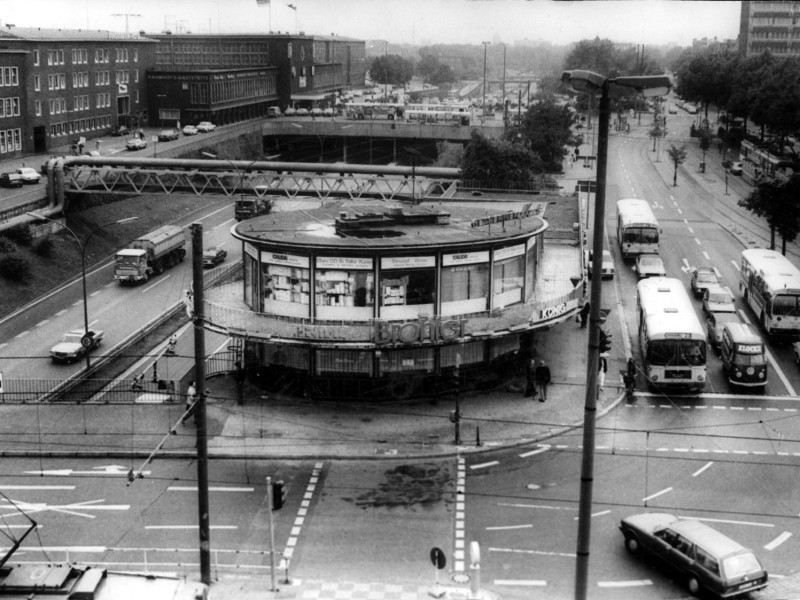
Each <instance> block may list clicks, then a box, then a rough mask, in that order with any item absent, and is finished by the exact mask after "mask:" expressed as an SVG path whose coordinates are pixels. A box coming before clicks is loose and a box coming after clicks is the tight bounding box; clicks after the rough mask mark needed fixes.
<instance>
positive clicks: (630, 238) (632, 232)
mask: <svg viewBox="0 0 800 600" xmlns="http://www.w3.org/2000/svg"><path fill="white" fill-rule="evenodd" d="M622 241H623V242H624V243H626V244H657V243H658V229H656V228H655V227H628V228H626V229H625V231H624V232H623V234H622Z"/></svg>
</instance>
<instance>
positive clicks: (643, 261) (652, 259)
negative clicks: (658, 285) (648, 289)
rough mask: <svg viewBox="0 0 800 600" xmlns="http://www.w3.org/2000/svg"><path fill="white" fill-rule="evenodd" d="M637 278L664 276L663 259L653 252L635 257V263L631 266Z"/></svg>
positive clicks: (665, 272)
mask: <svg viewBox="0 0 800 600" xmlns="http://www.w3.org/2000/svg"><path fill="white" fill-rule="evenodd" d="M633 268H634V270H635V271H636V275H637V276H638V277H639V279H645V278H646V277H666V276H667V270H666V269H665V268H664V261H663V260H661V257H660V256H657V255H655V254H640V255H639V256H637V257H636V264H635V265H634V266H633Z"/></svg>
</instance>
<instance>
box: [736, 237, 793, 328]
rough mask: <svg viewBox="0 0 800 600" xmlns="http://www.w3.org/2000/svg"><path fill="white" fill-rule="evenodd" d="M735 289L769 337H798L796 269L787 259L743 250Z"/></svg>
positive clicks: (766, 252) (769, 252)
mask: <svg viewBox="0 0 800 600" xmlns="http://www.w3.org/2000/svg"><path fill="white" fill-rule="evenodd" d="M739 289H740V290H742V291H743V293H744V301H745V304H748V305H750V308H752V309H753V312H754V313H755V314H756V316H757V317H758V320H759V321H760V322H761V325H762V327H763V328H764V331H766V332H767V333H768V334H769V335H771V336H776V337H778V336H788V337H795V336H798V335H800V270H798V268H797V267H795V266H794V265H793V264H792V263H791V262H789V259H788V258H786V257H785V256H783V255H782V254H781V253H780V252H776V251H775V250H765V249H761V248H751V249H749V250H743V251H742V268H741V270H740V272H739Z"/></svg>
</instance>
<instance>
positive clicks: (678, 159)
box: [667, 144, 686, 187]
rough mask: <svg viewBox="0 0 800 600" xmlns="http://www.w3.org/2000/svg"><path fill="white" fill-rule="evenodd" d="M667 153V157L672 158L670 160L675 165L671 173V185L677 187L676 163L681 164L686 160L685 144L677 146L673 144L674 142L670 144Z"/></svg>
mask: <svg viewBox="0 0 800 600" xmlns="http://www.w3.org/2000/svg"><path fill="white" fill-rule="evenodd" d="M667 154H669V157H670V158H671V159H672V162H673V164H674V165H675V172H674V173H673V175H672V187H677V185H678V165H682V164H683V162H684V161H685V160H686V145H685V144H684V145H683V146H681V147H680V148H678V147H676V146H675V144H671V145H670V147H669V150H667Z"/></svg>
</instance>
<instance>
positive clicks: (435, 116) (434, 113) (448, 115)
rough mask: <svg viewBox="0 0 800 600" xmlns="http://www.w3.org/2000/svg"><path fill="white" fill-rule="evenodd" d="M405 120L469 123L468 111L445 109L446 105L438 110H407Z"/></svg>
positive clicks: (414, 121) (454, 123)
mask: <svg viewBox="0 0 800 600" xmlns="http://www.w3.org/2000/svg"><path fill="white" fill-rule="evenodd" d="M404 116H405V119H406V121H408V122H409V123H450V124H453V125H469V123H470V116H471V115H470V113H469V112H464V111H460V110H446V107H444V106H442V107H439V110H409V109H406V111H405V113H404Z"/></svg>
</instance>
